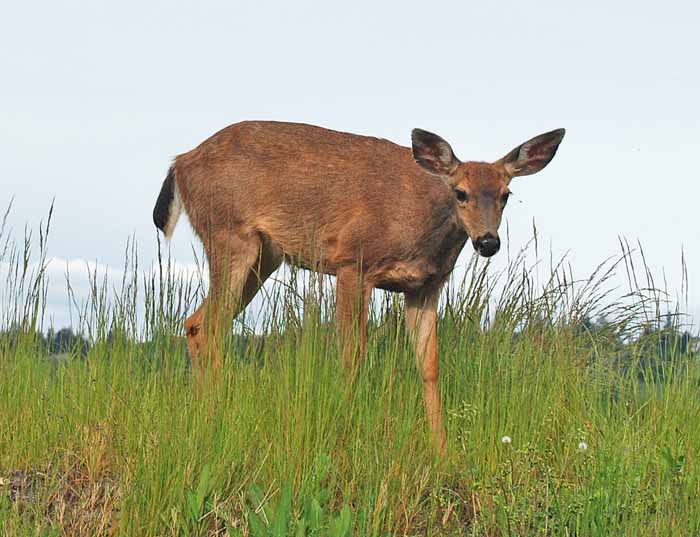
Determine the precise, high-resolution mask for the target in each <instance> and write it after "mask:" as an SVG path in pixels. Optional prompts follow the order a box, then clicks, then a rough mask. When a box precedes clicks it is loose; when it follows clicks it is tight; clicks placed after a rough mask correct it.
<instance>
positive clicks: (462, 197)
mask: <svg viewBox="0 0 700 537" xmlns="http://www.w3.org/2000/svg"><path fill="white" fill-rule="evenodd" d="M455 196H457V201H459V202H460V203H466V202H467V201H468V200H469V196H467V193H466V192H465V191H464V190H462V189H461V188H455Z"/></svg>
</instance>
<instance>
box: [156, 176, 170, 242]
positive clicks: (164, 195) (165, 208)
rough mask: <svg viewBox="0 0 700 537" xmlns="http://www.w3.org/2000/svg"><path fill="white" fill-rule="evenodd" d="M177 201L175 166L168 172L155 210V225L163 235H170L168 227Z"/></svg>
mask: <svg viewBox="0 0 700 537" xmlns="http://www.w3.org/2000/svg"><path fill="white" fill-rule="evenodd" d="M174 199H175V171H174V170H173V166H171V167H170V169H169V170H168V175H167V176H166V177H165V181H163V188H161V189H160V194H158V199H157V200H156V206H155V207H154V208H153V223H154V224H155V225H156V227H157V228H158V229H160V230H161V231H162V232H163V233H165V234H166V235H168V233H167V232H166V227H167V225H168V221H169V220H170V210H171V208H172V205H173V200H174Z"/></svg>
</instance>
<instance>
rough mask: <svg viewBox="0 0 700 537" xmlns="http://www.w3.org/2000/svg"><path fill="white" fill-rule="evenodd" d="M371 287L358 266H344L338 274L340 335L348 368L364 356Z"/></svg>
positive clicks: (337, 295)
mask: <svg viewBox="0 0 700 537" xmlns="http://www.w3.org/2000/svg"><path fill="white" fill-rule="evenodd" d="M371 293H372V286H371V285H370V284H368V282H367V281H366V280H365V278H364V277H363V274H362V272H361V271H360V270H359V269H358V268H356V267H343V268H341V269H339V270H338V272H337V274H336V293H335V294H336V309H337V320H338V335H339V337H340V348H341V349H342V353H343V363H344V364H345V368H346V369H347V370H353V369H355V367H356V366H357V365H359V362H360V361H361V360H362V359H363V358H364V356H365V350H366V344H367V313H368V307H369V298H370V294H371Z"/></svg>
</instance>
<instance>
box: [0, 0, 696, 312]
mask: <svg viewBox="0 0 700 537" xmlns="http://www.w3.org/2000/svg"><path fill="white" fill-rule="evenodd" d="M699 17H700V8H698V4H697V3H695V2H690V1H685V2H681V1H673V0H671V1H666V2H640V1H618V2H576V3H574V2H562V1H557V2H553V1H538V2H533V1H526V2H523V1H514V2H486V1H482V2H478V3H477V2H465V1H462V2H453V3H447V2H435V1H433V2H408V1H401V2H377V1H371V2H370V1H354V2H342V3H341V2H331V1H325V2H308V1H303V2H300V1H291V2H274V3H272V2H261V1H251V2H241V1H229V2H205V1H202V2H187V3H184V2H172V1H169V2H142V1H138V2H137V1H132V0H124V1H121V2H101V1H90V2H65V1H52V2H12V3H11V4H8V5H7V6H6V7H5V8H4V9H3V16H2V18H1V19H0V45H1V50H2V54H1V55H0V77H1V83H0V125H2V128H1V129H0V185H1V186H2V188H0V207H2V206H6V205H7V204H8V203H9V200H10V198H11V197H12V196H14V198H15V201H14V209H13V211H12V213H11V216H10V225H11V226H12V228H13V229H14V231H15V233H19V234H21V232H22V230H23V227H24V225H25V223H28V224H30V225H34V226H35V225H36V224H37V223H38V222H39V220H40V219H42V218H44V217H45V215H46V212H47V209H48V207H49V205H50V203H51V200H52V198H54V197H55V198H56V208H55V214H54V222H53V229H52V232H51V238H50V248H49V253H50V255H51V256H54V257H55V258H57V261H56V263H55V264H54V268H53V269H52V270H54V272H56V273H57V274H56V276H57V278H54V279H55V280H56V284H55V286H54V288H52V290H51V300H52V302H51V303H52V308H53V311H52V312H51V313H52V315H53V316H54V318H55V322H56V324H59V325H60V324H63V323H64V322H66V321H65V320H66V319H67V317H65V313H64V312H62V310H61V308H62V304H65V301H64V299H63V298H61V297H62V296H63V295H62V293H63V294H65V291H64V288H65V284H64V282H63V279H62V278H61V276H60V272H61V271H62V270H63V269H64V268H65V264H66V262H70V263H72V264H73V266H78V267H79V266H80V265H81V264H82V261H81V260H92V261H98V262H99V263H102V264H104V265H107V266H110V267H115V268H120V267H121V266H122V265H123V257H124V246H125V243H126V240H127V238H128V237H129V236H131V235H133V236H135V237H136V239H137V241H138V244H139V251H140V253H141V256H142V263H143V264H144V265H145V264H147V263H148V262H149V260H150V258H151V256H152V254H153V252H155V236H156V233H155V228H154V227H153V224H152V221H151V211H152V208H153V204H154V202H155V199H156V196H157V194H158V191H159V189H160V186H161V183H162V180H163V178H164V176H165V172H166V170H167V168H168V166H169V162H170V159H171V158H172V157H173V156H174V155H176V154H178V153H181V152H184V151H187V150H189V149H191V148H192V147H194V146H195V145H197V144H198V143H199V142H201V141H202V140H203V139H204V138H206V137H208V136H209V135H211V134H212V133H214V132H215V131H217V130H219V129H220V128H222V127H224V126H226V125H228V124H230V123H235V122H238V121H241V120H244V119H275V120H290V121H299V122H305V123H313V124H318V125H322V126H326V127H329V128H333V129H336V130H343V131H350V132H356V133H362V134H370V135H374V136H379V137H384V138H388V139H390V140H392V141H395V142H397V143H400V144H403V145H408V144H409V143H410V131H411V129H412V128H413V127H421V128H424V129H427V130H431V131H433V132H436V133H438V134H440V135H441V136H443V137H444V138H445V139H447V140H448V141H450V143H451V144H452V146H453V148H454V150H455V152H456V154H457V155H458V156H459V157H460V158H461V159H462V160H496V159H497V158H499V157H501V156H503V155H504V154H505V153H506V152H508V151H509V150H510V149H512V148H513V147H515V146H516V145H518V144H519V143H521V142H523V141H525V140H527V139H528V138H530V137H532V136H534V135H536V134H539V133H541V132H544V131H547V130H551V129H554V128H558V127H565V128H566V129H567V135H566V138H565V139H564V142H563V144H562V146H561V147H560V150H559V153H558V154H557V156H556V157H555V159H554V161H552V163H551V164H550V165H549V166H548V168H547V169H546V170H544V171H543V172H541V173H540V174H537V175H534V176H529V177H523V178H517V179H516V180H514V181H513V183H512V185H511V189H512V190H513V192H514V193H515V197H514V198H513V200H512V202H511V203H510V204H509V207H508V209H507V210H506V219H507V222H508V225H509V227H510V231H511V241H512V247H513V248H517V247H519V246H520V245H522V244H524V243H525V242H526V241H527V239H528V237H529V236H530V235H531V230H532V221H533V219H534V220H535V221H536V223H537V227H538V230H539V233H540V244H543V245H545V246H546V247H547V248H550V247H551V249H552V251H553V252H554V254H555V256H556V255H559V254H563V253H564V252H567V251H568V252H570V254H569V255H570V260H571V262H572V267H573V269H574V271H575V272H576V275H578V276H586V275H588V274H589V273H590V272H591V270H593V268H594V267H595V266H596V265H597V264H598V263H599V262H601V261H602V260H604V259H605V258H607V257H608V256H611V255H614V254H616V253H618V252H619V247H618V237H619V236H624V237H627V238H628V239H629V240H631V241H636V240H639V241H641V243H642V244H643V246H644V247H645V254H646V257H647V261H648V262H649V264H650V265H651V267H652V269H653V270H654V271H656V273H657V274H659V275H661V274H662V271H663V272H664V273H665V275H666V279H667V281H668V285H669V287H670V288H671V289H672V290H674V289H677V288H678V287H679V286H680V281H681V268H680V265H681V251H682V249H684V250H685V256H686V260H687V263H688V275H689V280H690V309H691V311H693V312H694V313H695V314H698V313H700V291H699V289H700V240H699V239H700V226H698V213H699V211H698V209H697V208H696V204H697V201H698V199H699V197H700V196H699V194H700V187H699V186H698V175H699V172H698V165H697V162H696V161H697V159H698V155H699V154H700V105H699V104H698V103H699V100H698V96H699V95H700V75H699V74H698V68H697V66H698V57H697V55H698V51H700V32H699V31H698V20H699ZM398 202H400V200H397V203H398ZM192 241H193V236H192V234H191V232H190V231H189V229H188V226H187V225H186V224H185V223H184V221H181V222H180V225H179V227H178V229H177V231H176V232H175V235H174V239H173V243H172V252H173V254H174V255H175V257H176V259H177V260H178V261H179V262H181V263H183V264H188V263H191V262H192V253H191V243H192ZM471 254H472V252H471V250H469V251H467V250H465V253H464V254H463V256H462V258H460V261H459V266H464V265H465V264H466V260H467V257H466V256H470V255H471ZM502 255H503V254H502ZM496 265H498V263H496ZM56 267H59V268H56ZM61 267H62V268H61ZM458 270H459V267H458Z"/></svg>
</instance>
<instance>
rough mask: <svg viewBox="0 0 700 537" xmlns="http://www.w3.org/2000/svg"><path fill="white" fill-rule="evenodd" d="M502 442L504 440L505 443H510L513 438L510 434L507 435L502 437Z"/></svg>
mask: <svg viewBox="0 0 700 537" xmlns="http://www.w3.org/2000/svg"><path fill="white" fill-rule="evenodd" d="M501 442H503V443H504V444H510V443H511V442H512V440H511V438H510V436H507V435H506V436H504V437H503V438H501Z"/></svg>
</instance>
